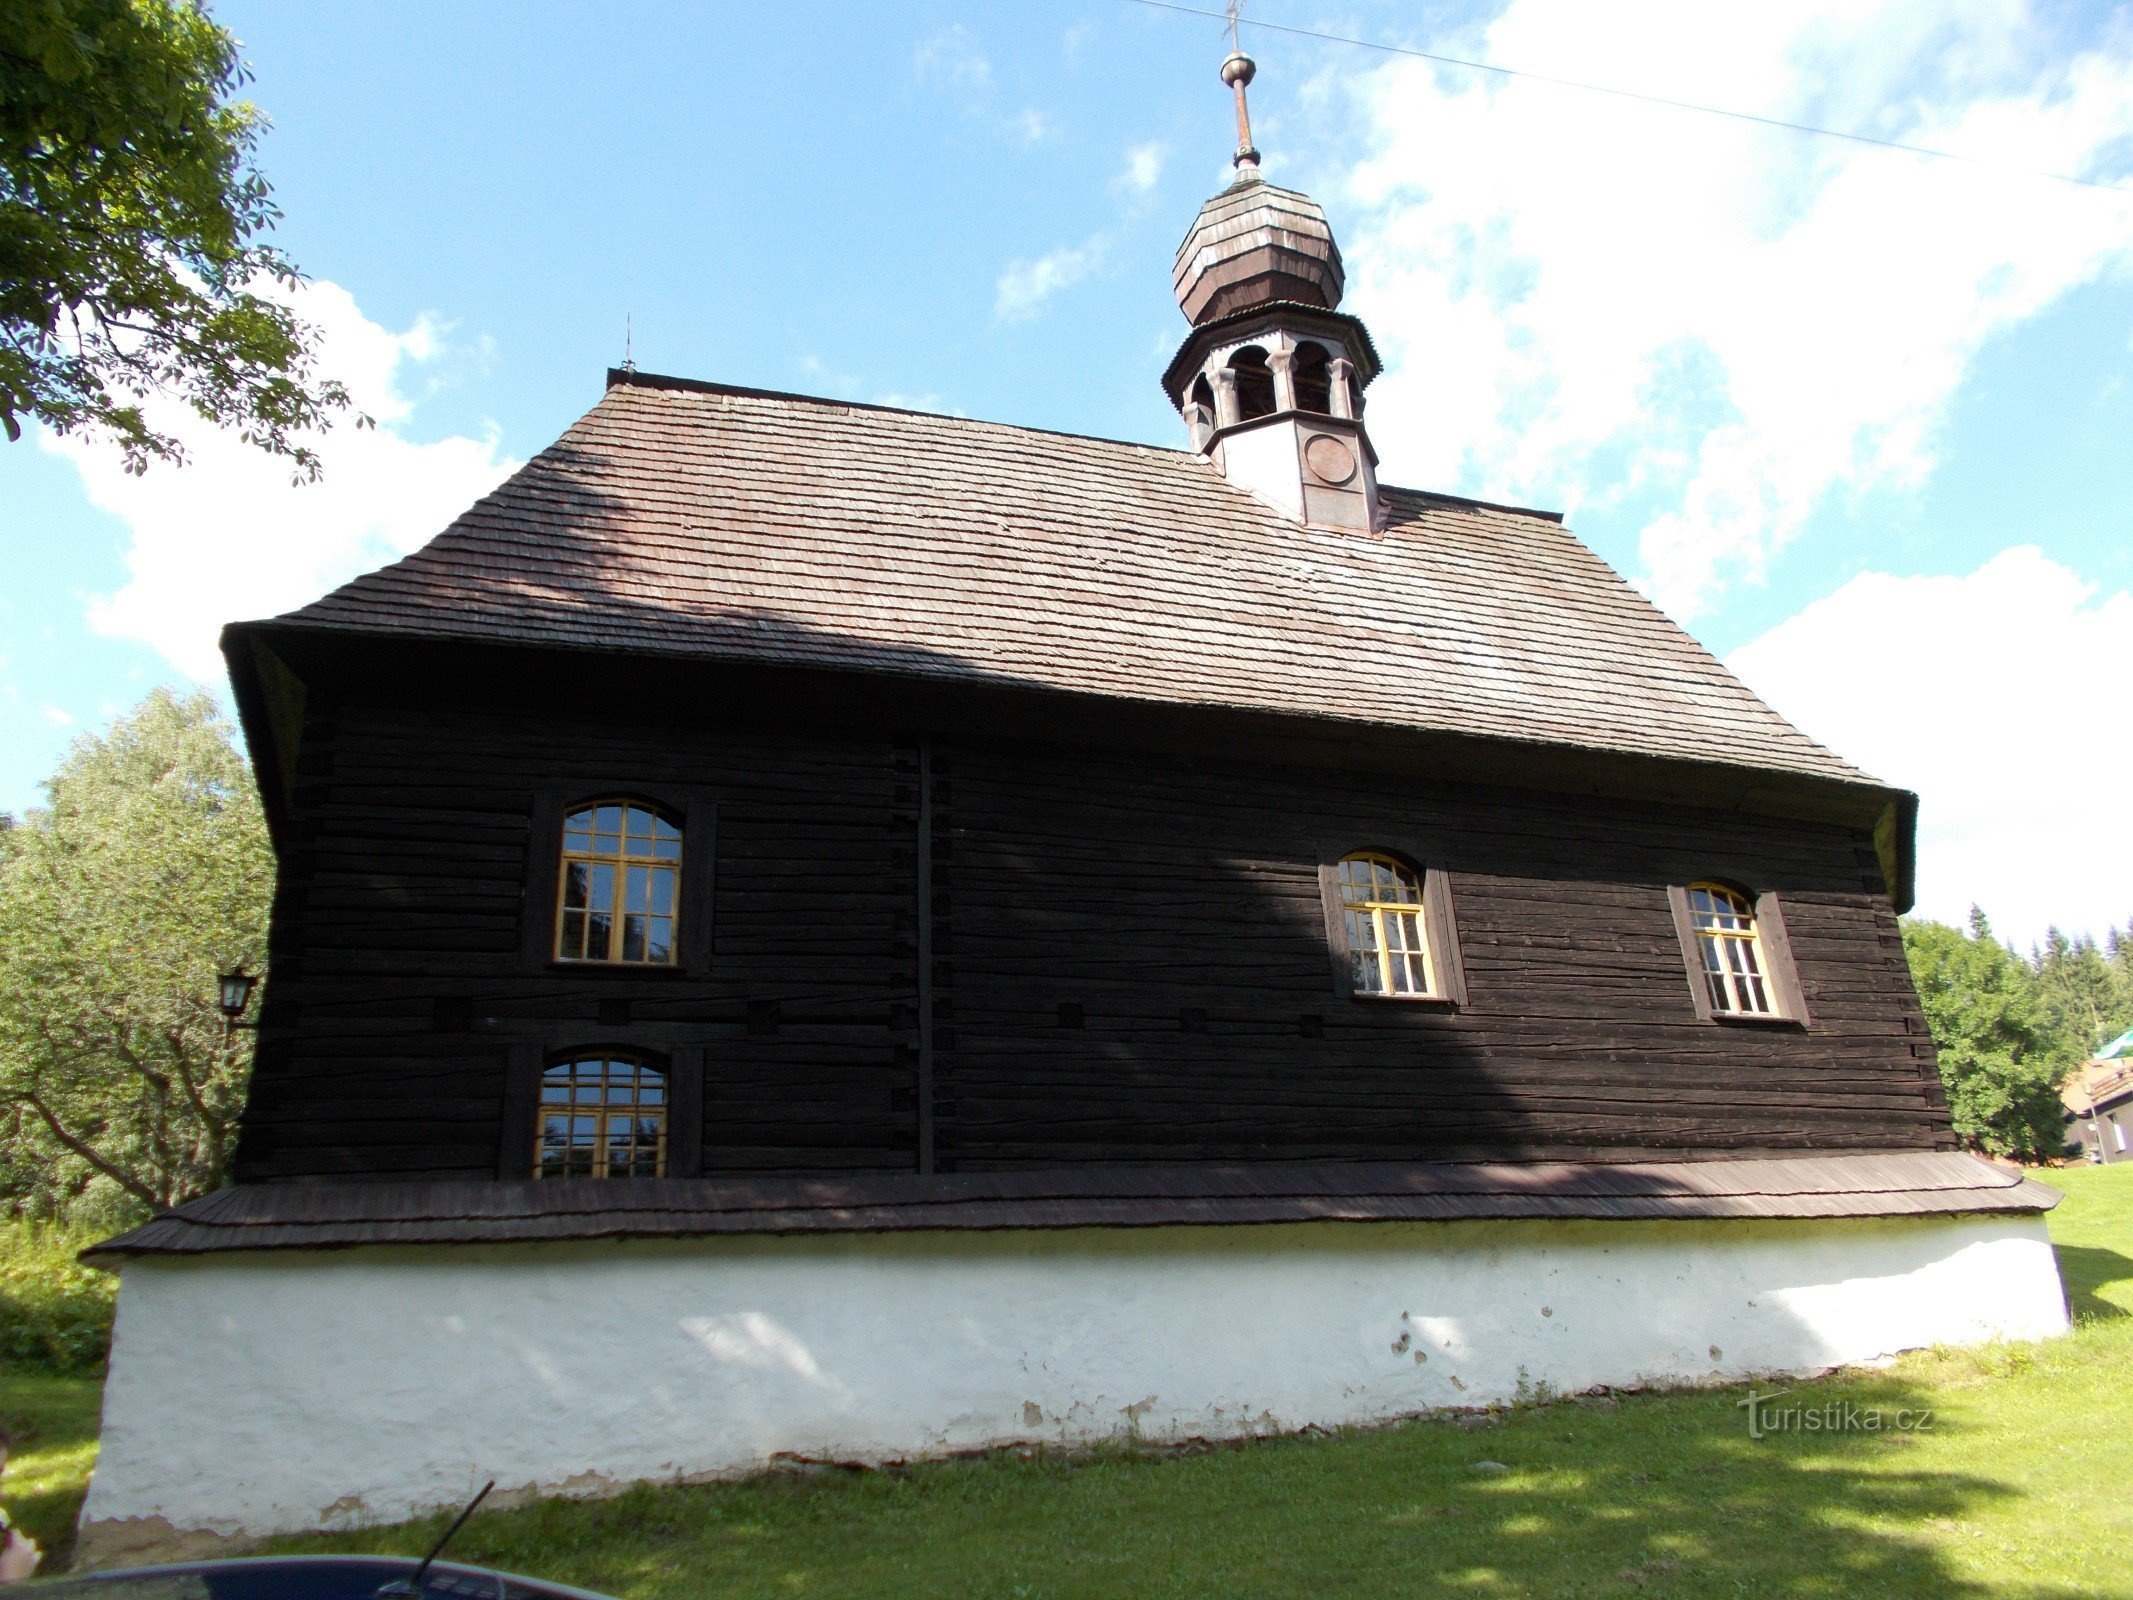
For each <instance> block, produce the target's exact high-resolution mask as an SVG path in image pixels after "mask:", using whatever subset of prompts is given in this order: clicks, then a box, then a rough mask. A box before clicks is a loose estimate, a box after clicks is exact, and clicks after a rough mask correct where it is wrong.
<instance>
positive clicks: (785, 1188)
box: [84, 1150, 2059, 1258]
mask: <svg viewBox="0 0 2133 1600" xmlns="http://www.w3.org/2000/svg"><path fill="white" fill-rule="evenodd" d="M2058 1200H2059V1196H2058V1194H2057V1192H2056V1191H2054V1190H2052V1189H2048V1188H2046V1187H2045V1186H2044V1185H2043V1184H2041V1183H2036V1182H2033V1181H2031V1180H2029V1179H2026V1178H2024V1177H2023V1175H2022V1174H2021V1173H2019V1172H2008V1171H2006V1170H2004V1169H2002V1168H1998V1167H1994V1166H1991V1165H1989V1164H1987V1163H1986V1162H1983V1161H1979V1160H1977V1159H1976V1158H1975V1157H1972V1156H1967V1155H1961V1154H1957V1153H1955V1152H1952V1151H1948V1152H1938V1151H1923V1150H1906V1151H1886V1152H1874V1153H1869V1154H1852V1155H1840V1156H1793V1157H1786V1158H1782V1159H1759V1160H1757V1159H1750V1160H1724V1161H1670V1162H1627V1163H1622V1164H1607V1163H1598V1162H1563V1161H1545V1162H1486V1161H1484V1162H1441V1161H1440V1162H1430V1161H1421V1162H1401V1163H1371V1162H1356V1163H1320V1162H1267V1163H1261V1164H1256V1165H1244V1166H1212V1165H1210V1166H1148V1167H1069V1168H1057V1169H1051V1170H1047V1171H1043V1172H994V1173H956V1174H952V1175H931V1176H923V1177H922V1176H919V1175H916V1174H911V1173H866V1174H853V1175H850V1176H846V1177H811V1178H743V1177H734V1178H632V1179H630V1180H629V1181H628V1182H627V1183H612V1182H606V1181H601V1180H595V1179H583V1180H561V1181H555V1180H551V1181H547V1182H542V1181H539V1180H527V1181H522V1182H512V1183H487V1182H473V1181H459V1182H344V1183H292V1184H239V1185H237V1186H236V1187H234V1188H229V1189H223V1190H219V1191H218V1192H216V1193H214V1194H210V1195H204V1196H202V1197H201V1198H200V1199H198V1200H193V1201H189V1202H187V1203H186V1204H185V1205H182V1206H180V1207H178V1208H177V1209H176V1210H175V1211H167V1212H164V1213H163V1214H162V1215H160V1216H158V1217H156V1218H154V1219H153V1220H151V1221H149V1222H147V1223H144V1224H143V1225H142V1226H140V1227H138V1228H135V1229H133V1230H131V1231H130V1232H128V1233H124V1234H121V1235H119V1236H118V1237H117V1238H115V1239H109V1240H106V1241H105V1242H104V1243H102V1244H99V1245H96V1246H94V1247H92V1248H91V1249H90V1250H88V1251H86V1252H84V1254H85V1255H86V1256H88V1257H91V1258H94V1257H99V1256H101V1257H126V1256H157V1255H198V1254H207V1253H213V1252H219V1251H224V1250H317V1249H333V1248H345V1247H349V1246H354V1245H367V1244H484V1243H506V1242H524V1241H537V1240H564V1239H619V1238H681V1237H689V1236H706V1235H718V1234H761V1233H771V1234H780V1233H886V1232H902V1231H906V1230H911V1229H951V1230H969V1229H975V1230H995V1229H1013V1228H1154V1227H1184V1226H1210V1227H1218V1226H1242V1225H1248V1224H1256V1223H1270V1222H1414V1221H1438V1222H1451V1221H1464V1220H1477V1219H1487V1218H1499V1219H1500V1218H1512V1217H1584V1218H1592V1219H1601V1220H1629V1219H1633V1218H1643V1217H1671V1218H1677V1219H1688V1218H1713V1217H1739V1218H1751V1217H1752V1218H1764V1219H1776V1218H1797V1217H1903V1216H1935V1215H1941V1216H1963V1215H1977V1214H1981V1213H1986V1212H2016V1213H2035V1212H2040V1211H2047V1210H2049V1209H2050V1208H2051V1207H2052V1206H2054V1205H2056V1204H2057V1203H2058Z"/></svg>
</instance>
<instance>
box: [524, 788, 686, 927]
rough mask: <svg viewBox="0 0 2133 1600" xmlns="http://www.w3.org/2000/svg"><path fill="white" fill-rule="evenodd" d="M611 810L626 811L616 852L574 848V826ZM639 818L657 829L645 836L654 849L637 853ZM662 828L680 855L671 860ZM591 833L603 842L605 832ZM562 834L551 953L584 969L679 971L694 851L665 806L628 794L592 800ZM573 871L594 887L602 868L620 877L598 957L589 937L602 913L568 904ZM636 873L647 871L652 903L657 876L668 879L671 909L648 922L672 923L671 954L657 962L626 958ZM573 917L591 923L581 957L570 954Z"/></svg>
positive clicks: (574, 811)
mask: <svg viewBox="0 0 2133 1600" xmlns="http://www.w3.org/2000/svg"><path fill="white" fill-rule="evenodd" d="M608 806H613V807H617V808H619V809H620V811H621V812H622V816H621V818H620V826H619V827H618V829H617V830H616V834H615V838H616V841H617V842H616V846H615V848H614V849H613V850H604V849H600V848H597V847H594V848H586V847H574V846H573V845H572V844H571V842H570V841H571V833H572V831H573V824H574V823H576V821H577V819H578V818H580V817H597V815H598V813H599V811H600V810H601V809H602V808H603V807H608ZM633 813H634V814H637V815H642V816H645V817H648V818H649V819H651V822H652V824H653V826H652V827H651V829H650V830H648V831H647V833H646V834H645V835H644V837H645V838H646V839H648V840H649V841H650V844H651V848H649V849H645V850H633V849H632V843H633V841H634V839H635V837H636V836H635V835H633V834H632V832H631V829H630V818H631V815H632V814H633ZM661 827H664V828H667V829H670V830H671V831H672V832H673V835H674V851H673V854H671V855H660V854H658V853H657V849H658V846H659V844H660V843H661V839H660V836H659V832H658V829H659V828H661ZM585 831H586V832H587V834H588V835H590V837H591V838H593V839H594V840H596V841H597V840H598V839H599V838H600V830H599V829H598V827H597V825H596V824H595V825H590V826H588V827H587V829H586V830H585ZM559 834H560V837H559V840H558V844H559V860H558V863H557V866H556V875H555V923H554V927H555V936H554V939H553V941H552V943H551V945H550V953H551V954H552V955H553V957H554V958H555V959H556V960H557V961H568V962H571V963H573V964H576V965H579V966H616V967H671V966H674V965H675V964H676V963H677V962H678V961H679V960H680V958H681V892H682V882H681V867H682V859H683V857H684V855H685V853H686V851H687V848H688V839H687V836H686V833H685V831H684V830H683V828H682V826H681V824H680V823H678V822H676V821H674V820H673V819H672V818H671V817H669V816H667V815H666V814H665V812H663V811H662V810H661V809H660V808H659V807H657V806H654V805H648V804H647V803H645V802H644V801H642V800H637V799H633V798H631V797H630V796H627V795H607V796H603V797H602V798H600V799H598V800H588V801H586V802H585V803H584V804H583V805H578V806H573V807H571V809H570V810H569V811H568V812H567V813H565V815H564V817H563V819H562V822H561V824H560V827H559ZM573 867H581V868H583V869H585V872H586V874H587V881H588V883H590V882H592V881H594V877H595V874H596V873H597V871H598V869H600V868H602V867H605V868H609V869H611V870H612V871H613V873H614V886H615V893H614V903H613V904H612V905H611V906H609V907H608V908H607V910H606V912H605V915H606V917H607V939H606V949H605V950H604V952H602V953H601V954H598V955H595V954H593V953H591V950H590V945H591V936H590V932H589V924H590V919H591V917H592V916H593V915H594V914H595V913H596V910H597V908H594V907H590V906H587V907H585V908H578V907H573V906H571V905H570V904H569V903H568V902H569V890H570V873H571V869H572V868H573ZM632 872H641V873H644V874H646V875H647V876H646V885H647V898H648V899H650V898H651V897H652V896H651V892H650V890H651V884H652V883H653V882H654V881H655V875H656V877H663V878H664V879H665V880H666V883H667V904H668V909H667V910H666V911H663V912H656V913H646V915H647V916H648V918H651V917H655V918H656V919H657V920H658V921H662V922H664V923H665V924H666V929H667V939H666V954H665V955H664V956H663V957H660V958H659V959H657V960H653V959H649V958H636V959H633V958H631V957H628V956H625V955H624V954H623V949H624V945H625V943H626V941H627V924H628V921H629V918H630V916H631V915H632V913H631V912H630V910H629V907H628V901H629V883H630V874H631V873H632ZM573 912H578V913H579V914H581V915H583V916H584V917H586V919H587V923H588V932H587V935H586V938H585V940H584V943H585V945H586V946H587V948H586V949H585V951H584V953H575V952H573V951H572V950H571V949H570V940H569V938H568V937H567V936H568V933H569V929H570V920H569V919H570V915H571V914H572V913H573Z"/></svg>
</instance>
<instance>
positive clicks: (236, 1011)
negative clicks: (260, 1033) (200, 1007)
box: [215, 962, 259, 1039]
mask: <svg viewBox="0 0 2133 1600" xmlns="http://www.w3.org/2000/svg"><path fill="white" fill-rule="evenodd" d="M258 982H259V979H258V977H257V976H256V975H255V974H253V973H249V972H247V971H245V970H244V963H242V962H239V963H238V964H237V965H236V966H235V967H234V968H232V969H231V970H230V971H228V972H225V973H223V974H222V976H221V977H219V978H217V979H216V980H215V984H216V987H217V990H218V994H217V998H216V1002H215V1004H216V1008H217V1009H218V1010H220V1011H221V1013H222V1036H223V1038H225V1039H227V1038H228V1037H229V1036H230V1035H231V1033H233V1032H234V1031H235V1030H237V1029H239V1028H257V1027H258V1026H259V1024H258V1023H256V1022H242V1021H239V1020H238V1019H239V1018H241V1017H242V1016H243V1015H244V1013H245V1008H246V1007H247V1006H249V1005H250V1004H251V1003H252V989H253V986H254V985H256V984H257V983H258Z"/></svg>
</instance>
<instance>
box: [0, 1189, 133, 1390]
mask: <svg viewBox="0 0 2133 1600" xmlns="http://www.w3.org/2000/svg"><path fill="white" fill-rule="evenodd" d="M101 1236H102V1230H101V1229H95V1228H81V1227H73V1228H69V1227H63V1226H55V1225H53V1224H50V1223H37V1222H0V1364H5V1365H7V1366H10V1367H16V1368H28V1369H32V1370H35V1371H39V1372H56V1373H66V1372H93V1371H95V1370H96V1368H98V1367H99V1366H101V1365H102V1363H103V1359H104V1353H105V1352H106V1351H107V1350H108V1349H109V1348H110V1346H111V1309H112V1306H113V1303H114V1302H115V1301H116V1299H117V1297H118V1279H117V1278H116V1277H114V1276H113V1275H112V1274H110V1273H108V1272H99V1271H97V1270H96V1269H95V1268H94V1267H85V1266H83V1265H82V1264H81V1263H80V1262H79V1261H77V1260H76V1259H75V1256H76V1254H77V1253H78V1252H80V1251H81V1250H84V1249H86V1248H87V1247H88V1246H89V1245H92V1244H94V1243H95V1242H96V1241H97V1239H98V1238H100V1237H101Z"/></svg>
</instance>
